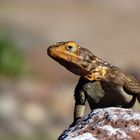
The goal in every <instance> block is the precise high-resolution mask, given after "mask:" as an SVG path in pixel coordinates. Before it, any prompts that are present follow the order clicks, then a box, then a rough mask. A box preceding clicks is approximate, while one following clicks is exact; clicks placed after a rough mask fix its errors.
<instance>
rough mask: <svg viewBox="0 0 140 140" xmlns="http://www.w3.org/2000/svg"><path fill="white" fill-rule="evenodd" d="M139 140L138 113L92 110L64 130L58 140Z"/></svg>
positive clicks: (121, 109) (112, 109)
mask: <svg viewBox="0 0 140 140" xmlns="http://www.w3.org/2000/svg"><path fill="white" fill-rule="evenodd" d="M95 139H96V140H139V139H140V113H139V112H136V111H134V110H133V109H123V108H114V107H110V108H104V109H96V110H93V111H92V112H91V113H90V114H88V115H87V116H85V117H84V118H82V119H81V120H80V121H79V122H78V123H77V124H75V126H72V127H70V128H68V129H67V130H65V131H64V132H63V133H62V134H61V136H60V137H59V140H95Z"/></svg>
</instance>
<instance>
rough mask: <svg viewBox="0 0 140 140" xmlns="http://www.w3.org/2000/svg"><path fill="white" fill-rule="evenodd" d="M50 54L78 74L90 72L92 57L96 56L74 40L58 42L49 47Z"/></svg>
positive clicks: (82, 74)
mask: <svg viewBox="0 0 140 140" xmlns="http://www.w3.org/2000/svg"><path fill="white" fill-rule="evenodd" d="M47 53H48V55H49V56H50V57H51V58H53V59H54V60H55V61H57V62H58V63H60V64H61V65H63V66H64V67H65V68H67V69H68V70H69V71H71V72H72V73H74V74H76V75H80V76H84V75H87V74H89V73H90V68H89V69H88V68H87V67H89V66H90V64H91V61H92V60H91V59H92V57H93V56H94V55H93V54H92V53H91V52H90V51H89V50H87V49H85V48H81V47H80V46H79V45H78V44H77V43H76V42H74V41H67V42H58V43H56V44H54V45H52V46H50V47H49V48H48V49H47Z"/></svg>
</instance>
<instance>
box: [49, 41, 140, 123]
mask: <svg viewBox="0 0 140 140" xmlns="http://www.w3.org/2000/svg"><path fill="white" fill-rule="evenodd" d="M47 54H48V55H49V56H50V57H51V58H52V59H54V60H55V61H57V62H58V63H60V64H61V65H62V66H64V67H65V68H66V69H68V70H69V71H70V72H72V73H74V74H76V75H79V76H80V79H79V82H78V84H77V86H76V88H75V93H74V97H75V107H74V115H73V116H74V118H73V123H75V122H77V121H78V120H79V119H80V118H82V117H83V116H84V113H85V102H86V100H87V101H88V103H89V106H90V109H91V110H93V109H96V108H105V107H122V108H131V107H133V105H134V104H135V102H136V99H137V100H138V102H139V103H140V84H139V82H138V81H137V80H136V79H135V78H134V77H133V76H132V75H131V74H129V73H126V72H124V71H123V70H122V69H120V68H119V67H117V66H114V65H112V64H110V63H108V62H106V61H104V60H102V59H100V58H99V57H97V56H96V55H94V54H93V53H92V52H91V51H89V50H88V49H86V48H83V47H81V46H80V45H78V43H76V42H74V41H67V42H58V43H56V44H54V45H51V46H50V47H49V48H48V49H47ZM128 96H129V97H130V98H129V99H128Z"/></svg>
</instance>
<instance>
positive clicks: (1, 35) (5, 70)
mask: <svg viewBox="0 0 140 140" xmlns="http://www.w3.org/2000/svg"><path fill="white" fill-rule="evenodd" d="M26 68H27V67H26V62H25V57H24V55H23V54H22V52H21V51H20V50H18V48H17V46H16V43H15V41H14V40H12V39H11V38H10V36H9V35H8V32H6V31H3V30H2V31H1V30H0V77H18V76H20V75H22V74H24V73H25V71H26Z"/></svg>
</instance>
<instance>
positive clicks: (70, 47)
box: [66, 45, 77, 52]
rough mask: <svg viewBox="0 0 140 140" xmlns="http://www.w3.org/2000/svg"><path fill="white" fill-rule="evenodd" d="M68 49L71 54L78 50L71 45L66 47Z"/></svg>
mask: <svg viewBox="0 0 140 140" xmlns="http://www.w3.org/2000/svg"><path fill="white" fill-rule="evenodd" d="M66 49H67V50H68V51H69V52H75V51H76V49H77V48H76V47H75V46H70V45H69V46H67V47H66Z"/></svg>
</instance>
